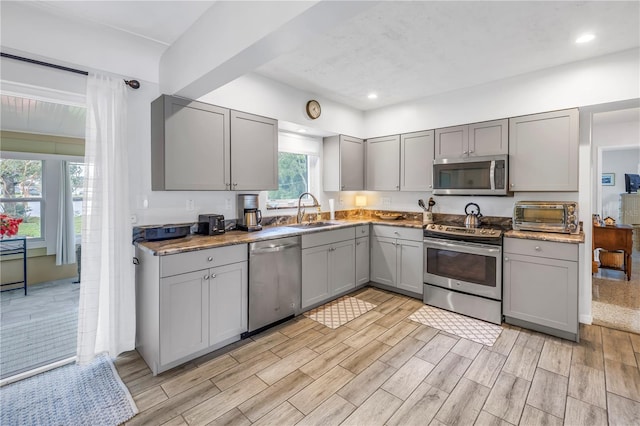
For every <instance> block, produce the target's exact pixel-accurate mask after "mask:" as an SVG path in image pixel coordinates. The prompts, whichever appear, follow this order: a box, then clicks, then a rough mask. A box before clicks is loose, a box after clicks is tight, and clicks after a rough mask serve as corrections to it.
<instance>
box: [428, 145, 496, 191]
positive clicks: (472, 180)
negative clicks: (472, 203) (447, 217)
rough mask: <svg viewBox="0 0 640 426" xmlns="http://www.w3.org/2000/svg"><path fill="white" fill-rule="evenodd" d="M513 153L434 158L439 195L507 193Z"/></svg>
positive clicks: (436, 188) (435, 178)
mask: <svg viewBox="0 0 640 426" xmlns="http://www.w3.org/2000/svg"><path fill="white" fill-rule="evenodd" d="M508 176H509V156H508V155H507V154H503V155H491V156H482V157H467V158H440V159H435V160H433V193H434V194H435V195H507V194H508V193H509V190H508V186H507V179H508Z"/></svg>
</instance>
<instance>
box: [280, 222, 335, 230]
mask: <svg viewBox="0 0 640 426" xmlns="http://www.w3.org/2000/svg"><path fill="white" fill-rule="evenodd" d="M333 225H337V223H335V222H307V223H296V224H295V225H289V227H291V228H299V229H313V228H324V227H325V226H333Z"/></svg>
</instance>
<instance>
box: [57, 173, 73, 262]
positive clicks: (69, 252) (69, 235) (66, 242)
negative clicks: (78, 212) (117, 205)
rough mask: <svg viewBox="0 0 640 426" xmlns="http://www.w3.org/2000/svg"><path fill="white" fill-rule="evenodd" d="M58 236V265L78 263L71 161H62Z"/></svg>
mask: <svg viewBox="0 0 640 426" xmlns="http://www.w3.org/2000/svg"><path fill="white" fill-rule="evenodd" d="M58 206H59V211H58V238H57V240H56V265H68V264H71V263H76V236H75V230H74V228H73V197H72V194H71V177H70V176H69V162H68V161H61V162H60V192H59V198H58Z"/></svg>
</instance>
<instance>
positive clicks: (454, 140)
mask: <svg viewBox="0 0 640 426" xmlns="http://www.w3.org/2000/svg"><path fill="white" fill-rule="evenodd" d="M468 132H469V126H455V127H446V128H444V129H436V130H435V152H434V153H435V158H459V157H466V156H467V155H468V151H469V143H468V142H469V138H468Z"/></svg>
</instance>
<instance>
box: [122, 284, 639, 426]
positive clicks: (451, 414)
mask: <svg viewBox="0 0 640 426" xmlns="http://www.w3.org/2000/svg"><path fill="white" fill-rule="evenodd" d="M357 297H359V298H361V299H363V300H365V301H368V302H371V303H375V304H376V305H378V306H377V307H376V308H375V309H374V310H372V311H369V312H367V313H366V314H364V315H362V316H361V317H359V318H357V319H355V320H353V321H351V322H349V323H347V324H345V325H343V326H341V327H339V328H337V329H335V330H332V329H330V328H328V327H325V326H323V325H321V324H318V323H317V322H315V321H313V320H311V319H309V318H306V317H304V316H300V317H297V318H295V319H293V320H291V321H289V322H287V323H285V324H283V325H281V326H278V327H277V328H274V329H271V330H269V331H267V332H265V333H263V334H261V335H258V336H255V337H254V338H252V339H246V340H244V341H241V342H238V343H236V344H233V345H231V346H230V347H227V348H225V350H224V351H218V352H216V353H213V354H209V355H207V356H205V357H202V358H199V359H197V360H195V361H193V362H190V363H187V364H185V365H183V366H181V367H178V368H175V369H173V370H170V371H168V372H165V373H163V374H161V375H159V376H157V377H153V376H152V375H151V372H150V370H149V368H148V367H147V366H146V364H145V363H144V361H143V360H142V359H141V358H140V356H139V355H138V353H137V352H135V351H133V352H128V353H126V354H123V355H122V356H120V357H118V358H117V359H116V362H115V364H116V367H117V369H118V372H119V374H120V376H121V377H122V379H123V381H124V383H125V384H126V385H127V386H128V388H129V390H130V391H131V393H132V395H133V397H134V399H135V401H136V404H137V405H138V408H139V410H140V413H139V414H138V415H136V416H135V417H134V418H133V419H131V420H130V421H129V422H128V424H131V425H138V424H141V425H185V424H188V425H192V424H197V425H207V424H208V425H249V424H257V425H278V426H284V425H293V424H299V425H339V424H341V425H366V426H370V425H443V424H445V425H455V424H460V425H473V424H477V425H503V426H506V425H509V424H514V425H516V424H521V425H542V424H544V425H560V424H566V425H581V426H582V425H607V424H610V425H638V424H640V371H639V369H638V367H639V364H640V335H637V334H633V333H627V332H622V331H616V330H612V329H608V328H604V327H599V326H583V327H582V328H581V342H580V343H579V344H576V343H572V342H568V341H565V340H560V339H557V338H554V337H551V336H547V335H544V334H539V333H535V332H531V331H527V330H523V329H519V328H517V327H509V326H507V325H505V330H504V331H503V332H502V334H501V335H500V337H499V338H498V340H497V342H496V344H495V345H494V346H492V347H487V346H483V345H481V344H478V343H475V342H472V341H469V340H465V339H461V338H459V337H457V336H453V335H450V334H447V333H444V332H441V331H438V330H436V329H433V328H430V327H427V326H424V325H422V324H418V323H415V322H412V321H410V320H408V319H407V317H408V316H409V315H410V314H411V313H412V312H414V311H415V310H417V309H418V308H420V307H421V306H422V302H421V301H420V300H416V299H411V298H408V297H405V296H400V295H396V294H393V293H388V292H384V291H382V290H378V289H373V288H366V289H364V290H362V291H359V292H357Z"/></svg>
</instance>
